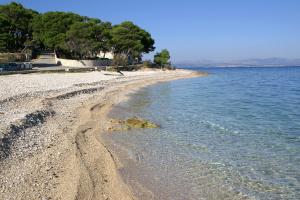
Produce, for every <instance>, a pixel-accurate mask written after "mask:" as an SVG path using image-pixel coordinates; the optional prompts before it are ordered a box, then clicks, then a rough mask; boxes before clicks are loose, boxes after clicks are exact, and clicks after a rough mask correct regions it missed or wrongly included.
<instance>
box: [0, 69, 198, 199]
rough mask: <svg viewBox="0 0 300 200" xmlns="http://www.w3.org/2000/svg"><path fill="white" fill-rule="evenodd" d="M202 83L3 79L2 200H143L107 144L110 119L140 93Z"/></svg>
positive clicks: (153, 78)
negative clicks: (124, 102)
mask: <svg viewBox="0 0 300 200" xmlns="http://www.w3.org/2000/svg"><path fill="white" fill-rule="evenodd" d="M202 75H203V74H202ZM196 76H201V74H199V73H195V72H192V71H186V70H176V71H139V72H127V73H125V75H124V76H119V75H118V74H114V73H110V74H109V75H108V74H107V73H105V72H103V73H102V72H90V73H66V74H31V75H30V74H29V75H11V76H3V77H0V169H1V170H0V199H5V200H9V199H14V200H17V199H45V200H46V199H64V200H69V199H70V200H73V199H74V200H75V199H78V200H81V199H91V200H92V199H116V200H117V199H118V200H119V199H120V200H121V199H136V198H134V196H133V194H132V192H131V191H132V190H131V188H129V186H128V185H126V184H124V182H123V181H122V178H121V177H120V175H119V173H118V168H119V167H120V164H119V163H118V162H117V159H116V158H114V157H113V155H112V154H111V153H110V151H109V149H107V148H106V146H105V144H104V143H103V141H102V140H101V137H100V133H101V132H102V131H103V130H105V129H106V123H107V119H106V115H107V113H108V112H109V110H110V109H111V107H112V106H113V105H114V104H116V103H118V102H120V101H122V100H123V99H124V98H126V94H128V93H130V92H132V91H134V90H136V89H138V88H140V87H143V86H146V85H149V84H154V83H157V82H160V81H169V80H174V79H180V78H191V77H196Z"/></svg>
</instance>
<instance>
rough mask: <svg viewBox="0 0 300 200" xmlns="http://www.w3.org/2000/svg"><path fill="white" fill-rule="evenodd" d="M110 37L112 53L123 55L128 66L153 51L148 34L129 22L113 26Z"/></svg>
mask: <svg viewBox="0 0 300 200" xmlns="http://www.w3.org/2000/svg"><path fill="white" fill-rule="evenodd" d="M111 35H112V48H113V52H114V53H115V54H123V55H125V56H126V57H127V58H128V61H129V64H131V62H132V61H133V60H138V61H139V60H140V59H141V56H142V54H143V53H149V52H150V51H153V50H154V49H155V47H154V46H153V45H154V40H153V39H152V38H151V35H150V33H148V32H146V31H145V30H143V29H141V28H140V27H138V26H136V25H135V24H133V23H132V22H129V21H125V22H123V23H121V24H119V25H116V26H114V27H113V29H112V32H111Z"/></svg>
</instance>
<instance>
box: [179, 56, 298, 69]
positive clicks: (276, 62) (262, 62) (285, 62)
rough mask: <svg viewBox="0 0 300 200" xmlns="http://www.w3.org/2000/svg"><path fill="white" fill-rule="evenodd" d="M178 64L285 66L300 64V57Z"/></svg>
mask: <svg viewBox="0 0 300 200" xmlns="http://www.w3.org/2000/svg"><path fill="white" fill-rule="evenodd" d="M175 65H176V66H206V67H285V66H300V58H299V59H287V58H276V57H275V58H253V59H245V60H236V61H226V62H222V61H211V60H200V61H194V62H185V61H182V62H177V63H175Z"/></svg>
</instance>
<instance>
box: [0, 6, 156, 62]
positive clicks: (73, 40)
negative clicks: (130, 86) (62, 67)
mask: <svg viewBox="0 0 300 200" xmlns="http://www.w3.org/2000/svg"><path fill="white" fill-rule="evenodd" d="M0 28H1V29H0V52H24V51H31V52H34V51H41V50H51V51H55V52H56V54H57V55H58V56H59V57H61V58H74V59H87V58H89V59H93V58H96V56H97V54H98V53H99V52H102V53H103V54H104V55H105V53H107V52H112V53H113V54H114V55H115V62H123V63H124V62H125V63H129V62H135V61H137V62H138V61H140V60H141V58H142V55H143V54H144V53H149V52H151V51H154V49H155V47H154V39H153V38H152V36H151V34H150V33H149V32H147V31H146V30H144V29H142V28H140V27H139V26H137V25H135V24H134V23H133V22H130V21H125V22H123V23H120V24H117V25H112V24H111V23H110V22H104V21H102V20H100V19H96V18H90V17H86V16H81V15H78V14H76V13H72V12H46V13H39V12H37V11H34V10H32V9H27V8H24V7H23V6H22V5H21V4H19V3H15V2H12V3H10V4H7V5H0ZM104 57H105V56H104Z"/></svg>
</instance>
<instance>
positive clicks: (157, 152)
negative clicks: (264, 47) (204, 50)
mask: <svg viewBox="0 0 300 200" xmlns="http://www.w3.org/2000/svg"><path fill="white" fill-rule="evenodd" d="M193 69H196V70H200V71H207V72H209V73H210V75H209V76H207V77H202V78H193V79H184V80H177V81H172V82H167V83H160V84H157V85H153V86H150V87H147V88H143V89H141V90H140V91H138V92H137V93H135V94H132V95H131V97H132V98H130V99H129V100H128V101H127V102H123V103H121V104H119V105H118V106H116V107H115V108H114V110H113V111H112V113H111V116H112V117H115V118H116V117H117V118H126V117H130V116H139V117H142V118H146V119H149V120H151V121H154V122H156V123H158V124H160V125H161V128H159V129H147V130H132V131H128V132H114V133H112V134H106V135H105V136H104V138H105V140H106V141H107V143H108V145H109V146H110V148H112V149H113V151H114V152H115V153H117V154H118V155H120V159H121V161H123V163H124V168H123V169H121V173H122V175H123V177H124V179H125V181H127V182H128V183H129V184H131V185H132V187H134V188H135V189H136V190H137V191H139V189H140V188H147V190H149V191H151V192H150V193H148V194H146V193H142V192H140V193H139V192H137V193H136V195H137V196H139V197H141V198H146V197H149V196H151V197H152V199H178V200H181V199H289V200H294V199H295V200H296V199H300V68H297V67H285V68H283V67H281V68H193Z"/></svg>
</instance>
